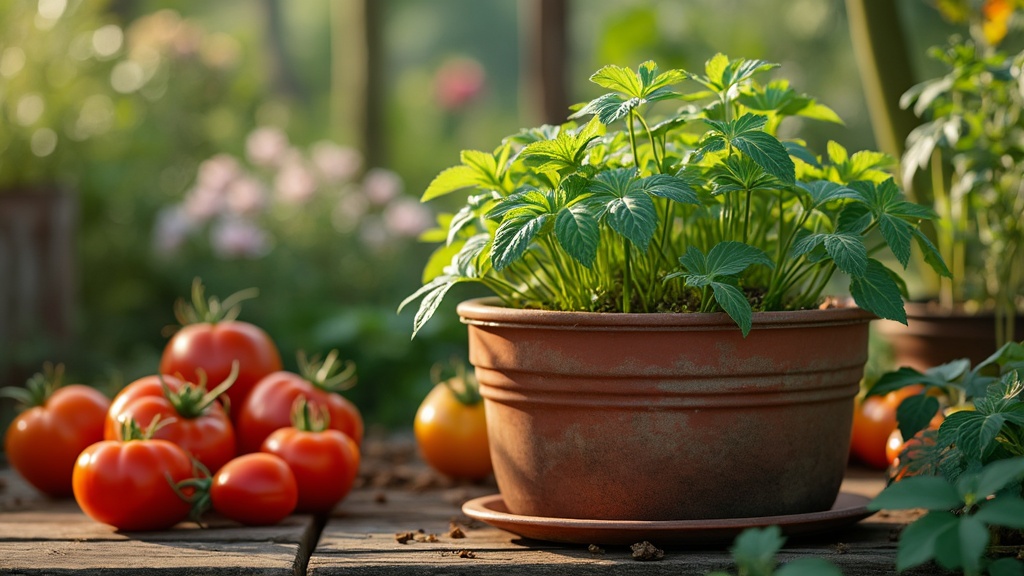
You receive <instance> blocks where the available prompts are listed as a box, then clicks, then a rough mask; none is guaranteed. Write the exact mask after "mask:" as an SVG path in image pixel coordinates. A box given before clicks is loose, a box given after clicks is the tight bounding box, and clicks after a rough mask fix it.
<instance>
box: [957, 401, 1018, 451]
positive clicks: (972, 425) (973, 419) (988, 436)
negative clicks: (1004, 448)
mask: <svg viewBox="0 0 1024 576" xmlns="http://www.w3.org/2000/svg"><path fill="white" fill-rule="evenodd" d="M1005 422H1006V418H1005V417H1004V416H1003V415H1002V414H982V413H980V412H972V413H970V414H968V415H965V416H964V417H963V422H962V423H961V424H960V425H959V426H958V427H957V429H956V437H957V442H956V444H957V447H959V448H960V450H961V451H962V452H963V453H964V454H966V455H968V456H970V457H973V458H976V459H978V460H981V459H983V458H984V457H985V455H986V454H987V453H988V452H989V451H990V450H991V449H992V448H993V447H994V446H993V444H994V443H995V441H996V436H998V435H999V431H1000V430H1001V429H1002V428H1003V424H1004V423H1005Z"/></svg>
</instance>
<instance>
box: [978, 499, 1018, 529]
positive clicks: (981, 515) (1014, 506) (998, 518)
mask: <svg viewBox="0 0 1024 576" xmlns="http://www.w3.org/2000/svg"><path fill="white" fill-rule="evenodd" d="M974 517H975V518H977V519H978V520H980V521H982V522H984V523H985V524H988V525H990V526H1002V527H1003V528H1013V529H1015V530H1024V500H1022V499H1021V498H1020V497H1018V496H997V497H996V498H994V499H992V500H986V501H985V502H982V503H981V504H980V505H979V506H978V511H977V512H976V513H975V514H974Z"/></svg>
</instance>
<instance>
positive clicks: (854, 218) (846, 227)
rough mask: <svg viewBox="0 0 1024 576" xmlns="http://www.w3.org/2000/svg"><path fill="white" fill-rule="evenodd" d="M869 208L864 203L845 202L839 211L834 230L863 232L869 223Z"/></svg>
mask: <svg viewBox="0 0 1024 576" xmlns="http://www.w3.org/2000/svg"><path fill="white" fill-rule="evenodd" d="M871 219H872V215H871V210H870V209H869V208H868V207H867V206H866V205H864V204H860V203H856V204H847V205H846V206H844V207H843V211H842V212H840V213H839V219H838V220H837V221H836V232H843V233H847V234H863V233H864V231H865V230H867V228H868V226H870V225H871Z"/></svg>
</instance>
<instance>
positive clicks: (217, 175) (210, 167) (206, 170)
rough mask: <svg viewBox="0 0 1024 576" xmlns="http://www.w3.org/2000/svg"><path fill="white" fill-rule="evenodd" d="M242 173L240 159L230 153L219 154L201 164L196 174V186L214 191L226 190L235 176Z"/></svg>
mask: <svg viewBox="0 0 1024 576" xmlns="http://www.w3.org/2000/svg"><path fill="white" fill-rule="evenodd" d="M241 174H242V167H241V165H239V163H238V160H236V159H235V157H234V156H231V155H230V154H217V155H216V156H214V157H213V158H210V159H209V160H204V161H203V163H202V164H200V165H199V174H198V175H197V176H196V188H206V189H209V190H211V191H213V192H222V191H224V190H225V189H226V188H227V187H228V185H229V184H231V182H232V181H234V179H235V178H238V177H239V176H240V175H241Z"/></svg>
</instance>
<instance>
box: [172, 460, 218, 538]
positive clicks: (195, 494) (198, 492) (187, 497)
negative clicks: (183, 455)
mask: <svg viewBox="0 0 1024 576" xmlns="http://www.w3.org/2000/svg"><path fill="white" fill-rule="evenodd" d="M165 477H166V478H167V483H168V484H170V485H171V489H173V490H174V493H175V494H177V495H178V498H181V499H182V500H183V501H184V502H185V503H186V504H188V505H189V508H190V509H189V513H188V517H189V519H190V520H192V521H193V522H195V523H196V524H198V525H199V526H200V527H201V528H205V527H206V526H204V525H203V515H204V514H206V513H207V512H209V510H210V509H211V508H213V501H212V499H211V497H210V488H211V487H212V486H213V475H212V474H210V469H209V468H207V467H206V466H203V463H202V462H200V461H199V460H196V459H195V458H192V478H188V479H186V480H182V481H181V482H177V483H176V482H175V481H174V479H173V478H171V475H170V474H166V475H165Z"/></svg>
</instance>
